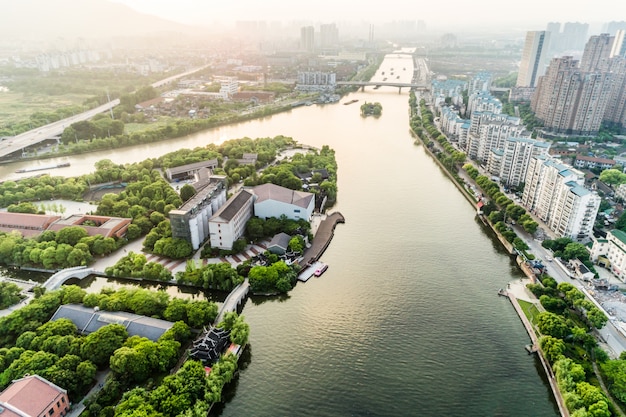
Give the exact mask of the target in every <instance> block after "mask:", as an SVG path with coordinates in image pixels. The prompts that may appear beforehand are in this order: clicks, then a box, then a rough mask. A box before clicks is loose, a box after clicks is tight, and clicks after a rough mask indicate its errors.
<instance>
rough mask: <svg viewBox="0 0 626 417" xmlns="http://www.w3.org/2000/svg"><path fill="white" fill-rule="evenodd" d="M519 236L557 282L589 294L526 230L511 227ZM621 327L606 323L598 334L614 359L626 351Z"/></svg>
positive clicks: (617, 323) (515, 226)
mask: <svg viewBox="0 0 626 417" xmlns="http://www.w3.org/2000/svg"><path fill="white" fill-rule="evenodd" d="M511 227H512V228H513V230H514V231H515V233H516V234H517V236H519V237H520V239H522V240H523V241H524V242H526V244H527V245H528V247H529V248H530V250H529V251H530V252H531V253H532V254H533V255H535V257H536V259H539V260H541V261H542V264H543V265H544V266H545V267H546V273H547V274H548V275H550V276H551V277H553V278H554V279H555V280H556V281H557V282H559V283H560V282H568V283H570V284H572V285H574V286H575V287H576V288H578V289H579V290H581V291H583V292H584V293H586V294H588V292H587V287H586V286H585V285H584V284H583V282H581V281H579V280H577V279H575V278H572V277H571V276H570V275H569V273H568V272H567V270H566V268H565V267H564V266H562V264H561V263H560V262H559V261H557V260H551V261H548V260H547V259H552V258H553V254H552V253H551V252H550V251H549V250H547V249H546V248H544V247H543V246H541V242H540V241H538V240H535V239H533V237H532V236H531V235H529V234H528V233H526V232H525V231H524V229H522V228H521V227H520V226H518V225H514V226H511ZM609 317H610V316H609ZM618 325H619V322H618V321H617V320H615V319H614V320H610V321H608V322H607V323H606V325H605V326H604V327H603V328H602V329H600V330H598V333H599V334H600V336H601V337H602V339H603V340H604V342H605V344H606V345H607V346H608V347H609V348H610V349H611V350H612V351H613V355H610V356H612V357H617V356H619V354H620V353H621V352H623V351H625V350H626V337H624V335H623V334H622V332H620V331H619V330H618V329H617V327H616V326H618Z"/></svg>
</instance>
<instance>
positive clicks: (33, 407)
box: [0, 375, 70, 417]
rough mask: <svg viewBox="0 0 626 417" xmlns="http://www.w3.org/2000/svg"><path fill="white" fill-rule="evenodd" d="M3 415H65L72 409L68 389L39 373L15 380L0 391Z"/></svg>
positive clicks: (52, 416)
mask: <svg viewBox="0 0 626 417" xmlns="http://www.w3.org/2000/svg"><path fill="white" fill-rule="evenodd" d="M0 408H1V409H2V411H1V412H0V413H1V414H2V416H3V417H63V416H65V415H66V414H67V413H68V412H69V410H70V400H69V398H68V396H67V391H66V390H64V389H63V388H61V387H59V386H57V385H55V384H53V383H52V382H50V381H48V380H47V379H45V378H42V377H40V376H39V375H27V376H24V378H20V379H16V380H14V381H13V382H12V383H11V385H9V386H8V387H7V388H6V389H5V390H4V391H2V392H1V393H0Z"/></svg>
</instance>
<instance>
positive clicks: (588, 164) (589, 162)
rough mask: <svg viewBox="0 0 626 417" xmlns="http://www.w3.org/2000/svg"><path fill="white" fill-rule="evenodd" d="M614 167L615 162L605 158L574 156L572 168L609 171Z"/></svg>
mask: <svg viewBox="0 0 626 417" xmlns="http://www.w3.org/2000/svg"><path fill="white" fill-rule="evenodd" d="M614 165H615V161H614V160H612V159H607V158H596V157H593V156H585V155H576V159H575V160H574V166H575V167H576V168H588V169H595V168H597V169H610V168H613V166H614Z"/></svg>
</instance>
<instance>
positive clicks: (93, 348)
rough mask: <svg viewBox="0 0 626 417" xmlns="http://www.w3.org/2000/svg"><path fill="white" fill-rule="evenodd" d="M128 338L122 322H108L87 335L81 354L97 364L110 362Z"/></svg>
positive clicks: (102, 364) (99, 365) (100, 365)
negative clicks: (114, 353)
mask: <svg viewBox="0 0 626 417" xmlns="http://www.w3.org/2000/svg"><path fill="white" fill-rule="evenodd" d="M126 338H128V332H127V331H126V328H125V327H124V326H123V325H121V324H108V325H106V326H104V327H101V328H99V329H98V330H96V331H95V332H93V333H91V334H89V335H87V336H86V337H85V341H84V343H83V345H82V347H81V356H82V357H83V358H86V359H89V360H90V361H92V362H93V363H94V364H95V365H96V366H98V367H102V366H105V365H108V364H109V358H110V357H111V355H112V354H113V352H115V351H116V350H117V349H119V348H120V347H122V344H123V343H124V341H125V340H126Z"/></svg>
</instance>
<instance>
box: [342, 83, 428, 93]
mask: <svg viewBox="0 0 626 417" xmlns="http://www.w3.org/2000/svg"><path fill="white" fill-rule="evenodd" d="M337 85H338V86H340V85H354V86H357V87H359V88H361V90H364V89H365V87H367V86H371V85H373V86H381V87H398V92H401V91H402V88H410V89H411V90H417V91H430V87H428V86H427V85H425V84H417V83H402V82H393V81H391V82H389V81H337Z"/></svg>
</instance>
